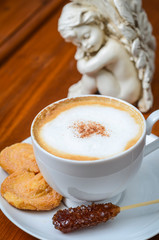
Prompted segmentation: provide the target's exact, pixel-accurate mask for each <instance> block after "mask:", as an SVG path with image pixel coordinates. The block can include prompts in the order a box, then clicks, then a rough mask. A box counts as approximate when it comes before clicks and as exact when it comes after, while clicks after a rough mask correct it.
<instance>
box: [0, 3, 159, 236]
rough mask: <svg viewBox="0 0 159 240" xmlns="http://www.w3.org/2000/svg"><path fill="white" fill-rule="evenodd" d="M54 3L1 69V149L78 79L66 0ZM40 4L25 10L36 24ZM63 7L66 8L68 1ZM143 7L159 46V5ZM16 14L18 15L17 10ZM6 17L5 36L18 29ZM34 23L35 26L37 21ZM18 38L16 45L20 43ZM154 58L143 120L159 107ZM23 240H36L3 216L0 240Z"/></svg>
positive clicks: (25, 133) (158, 127)
mask: <svg viewBox="0 0 159 240" xmlns="http://www.w3.org/2000/svg"><path fill="white" fill-rule="evenodd" d="M53 1H54V3H55V2H56V4H57V5H56V8H55V10H54V11H52V12H51V13H49V17H48V18H47V17H46V18H45V19H42V20H40V24H39V27H38V28H36V31H35V30H34V31H31V32H30V35H29V37H27V34H28V33H27V34H26V36H25V38H24V39H25V41H20V43H21V44H19V43H18V45H17V46H18V48H16V51H14V52H13V54H12V55H11V57H10V58H8V59H7V61H5V62H3V64H2V65H1V67H0V86H1V87H0V126H1V127H0V137H1V141H0V150H2V149H3V148H4V147H6V146H9V145H11V144H13V143H16V142H20V141H22V140H23V139H25V138H27V137H29V136H30V126H31V122H32V120H33V118H34V116H35V115H36V114H37V113H38V112H39V111H40V110H41V109H42V108H43V107H45V106H46V105H48V104H50V103H51V102H54V101H56V100H58V99H61V98H64V97H66V96H67V91H68V87H69V86H70V85H72V84H73V83H75V82H77V81H78V80H79V79H80V74H79V73H78V72H77V69H76V62H75V60H74V53H75V47H74V46H73V45H72V44H69V43H65V42H64V40H63V39H62V38H61V36H60V35H59V33H58V31H57V22H58V18H59V16H60V12H61V9H62V5H61V3H62V1H59V0H58V1H56V0H53ZM1 2H2V1H1V0H0V3H1ZM8 2H9V0H7V1H6V2H5V1H4V3H3V5H2V6H3V7H4V8H3V11H4V9H5V6H6V5H7V3H8ZM10 2H12V3H10V4H13V2H16V4H17V5H16V6H17V8H18V9H22V12H21V13H19V12H18V13H17V14H19V15H17V16H16V17H17V19H18V18H19V19H20V21H21V22H24V21H25V17H24V16H23V14H24V12H25V11H26V12H27V10H25V9H23V7H22V6H21V4H20V3H21V1H20V0H15V1H10ZM42 2H46V1H40V0H33V1H25V4H26V5H27V4H28V5H27V6H26V5H25V8H26V9H30V7H31V5H32V4H33V9H32V12H31V14H32V19H34V20H35V21H36V16H37V15H36V14H35V18H34V13H35V12H36V9H39V8H40V6H41V3H42ZM48 2H49V1H48ZM63 2H65V3H66V1H63ZM5 4H6V5H5ZM63 4H64V3H63ZM143 5H144V8H145V9H146V11H147V14H148V17H149V19H150V21H151V23H152V25H153V28H154V34H155V36H156V39H157V43H158V45H159V28H158V22H159V14H158V9H159V1H158V0H151V1H148V0H143ZM1 11H2V10H1V9H0V12H1ZM3 11H2V12H3ZM14 12H16V11H15V10H14ZM22 13H23V14H22ZM5 14H6V13H4V12H3V13H2V15H0V26H2V25H3V22H4V21H5V19H8V23H7V22H6V25H5V26H4V28H3V35H4V33H5V34H6V36H10V35H11V33H12V32H14V30H15V29H17V28H18V26H19V25H18V21H17V20H16V19H10V18H11V17H10V16H12V14H11V13H10V15H9V13H8V17H7V15H5ZM26 16H27V17H26V18H29V16H30V15H29V13H28V12H27V13H26ZM39 18H40V15H39ZM32 21H33V20H32ZM37 22H38V21H37ZM32 23H33V24H34V21H33V22H32ZM35 25H36V24H35ZM7 26H8V30H7ZM0 32H1V27H0ZM24 32H25V31H24ZM7 34H8V35H7ZM17 34H18V31H17ZM22 35H23V34H22ZM14 36H15V35H14ZM16 36H18V35H16ZM16 36H15V41H17V40H16ZM17 38H18V37H17ZM24 39H23V40H24ZM2 41H4V42H5V41H6V40H5V39H4V37H2V35H1V38H0V43H1V42H2ZM11 42H12V40H11V38H10V43H11ZM13 42H14V41H13ZM156 55H157V57H156V72H155V76H154V79H153V82H152V89H153V94H154V105H153V108H152V109H151V111H150V112H149V113H146V114H144V116H145V118H147V117H148V116H149V114H150V113H151V112H152V111H154V110H156V109H158V108H159V80H158V79H159V70H158V65H159V50H158V48H157V51H156ZM153 133H154V134H156V135H158V136H159V122H157V123H156V124H155V126H154V128H153ZM20 239H24V240H32V239H35V238H34V237H32V236H30V235H28V234H27V233H25V232H23V231H22V230H20V229H19V228H17V227H16V226H15V225H14V224H13V223H11V222H10V221H9V220H8V219H7V218H6V217H5V216H4V214H3V213H2V212H1V211H0V240H20ZM157 239H159V235H157V236H155V237H153V238H152V240H157Z"/></svg>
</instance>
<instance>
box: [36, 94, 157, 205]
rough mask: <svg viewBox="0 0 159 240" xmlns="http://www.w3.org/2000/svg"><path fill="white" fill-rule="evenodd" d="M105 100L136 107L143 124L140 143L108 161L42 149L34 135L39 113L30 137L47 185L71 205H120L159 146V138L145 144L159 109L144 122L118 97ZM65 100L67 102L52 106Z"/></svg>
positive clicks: (96, 96)
mask: <svg viewBox="0 0 159 240" xmlns="http://www.w3.org/2000/svg"><path fill="white" fill-rule="evenodd" d="M91 96H94V97H95V98H97V101H98V98H100V97H101V96H98V95H91ZM82 97H85V96H81V98H82ZM102 97H103V96H102ZM105 98H107V99H108V98H109V99H114V100H116V101H118V102H119V103H124V104H126V105H127V106H128V107H131V108H133V109H134V111H136V113H137V114H139V115H140V116H141V119H142V121H143V132H142V135H141V137H140V139H139V140H138V141H137V143H135V145H133V146H132V147H131V148H129V149H128V150H126V151H124V152H122V153H120V154H116V155H114V156H112V157H110V158H107V159H99V160H94V161H90V160H87V161H77V160H70V159H69V160H68V159H64V158H61V157H58V156H55V155H53V154H51V153H49V152H48V151H46V150H45V149H44V148H43V147H41V146H40V144H39V143H38V141H37V140H36V138H35V136H34V131H33V128H34V124H35V121H36V119H37V118H38V116H39V114H38V115H37V116H36V117H35V119H34V120H33V123H32V126H31V138H32V144H33V148H34V153H35V157H36V161H37V164H38V166H39V168H40V171H41V173H42V174H43V176H44V178H45V179H46V181H47V182H48V184H49V185H50V186H51V187H52V188H54V189H55V190H56V191H57V192H59V193H60V194H61V195H63V196H64V197H65V202H66V205H68V206H74V205H80V204H81V203H83V202H84V203H87V202H88V203H89V202H100V201H111V202H113V203H115V202H117V201H118V200H119V198H120V196H121V193H122V192H123V191H124V190H125V189H126V188H127V187H128V185H129V183H130V181H131V180H132V178H133V177H134V176H135V175H136V173H137V172H138V170H139V169H140V166H141V163H142V160H143V157H144V156H146V155H148V154H149V153H151V152H152V151H154V150H156V149H157V148H158V147H159V139H157V140H155V141H154V142H152V143H150V144H148V145H146V143H145V142H146V135H149V134H150V133H151V129H152V126H153V125H154V124H155V123H156V121H157V120H159V110H157V111H155V112H153V113H152V114H151V115H150V116H149V117H148V119H147V121H145V119H144V117H143V115H142V114H141V113H140V112H139V110H138V109H137V108H135V107H134V106H132V105H131V104H129V103H127V102H124V101H122V100H119V99H116V98H111V97H105ZM73 99H75V98H73ZM66 100H68V99H62V100H60V101H57V102H56V103H53V104H58V103H59V102H64V101H66ZM49 106H50V105H49ZM49 106H47V107H46V108H45V109H47V108H48V107H49ZM42 111H43V110H42Z"/></svg>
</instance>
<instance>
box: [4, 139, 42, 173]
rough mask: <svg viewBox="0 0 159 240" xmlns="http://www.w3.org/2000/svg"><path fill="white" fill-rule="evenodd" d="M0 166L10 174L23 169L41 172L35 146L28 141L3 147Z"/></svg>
mask: <svg viewBox="0 0 159 240" xmlns="http://www.w3.org/2000/svg"><path fill="white" fill-rule="evenodd" d="M0 166H1V167H2V168H3V169H4V170H5V171H6V172H7V173H9V174H11V173H13V172H15V171H19V170H21V169H26V170H27V171H30V172H34V173H38V172H40V170H39V168H38V165H37V163H36V160H35V156H34V152H33V147H32V145H31V144H28V143H16V144H13V145H11V146H10V147H6V148H5V149H3V150H2V152H1V153H0Z"/></svg>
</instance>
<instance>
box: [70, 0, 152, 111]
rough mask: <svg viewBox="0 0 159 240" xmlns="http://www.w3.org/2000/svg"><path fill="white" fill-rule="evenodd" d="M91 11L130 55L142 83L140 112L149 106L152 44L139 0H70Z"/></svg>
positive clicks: (148, 23) (148, 25)
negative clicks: (89, 8)
mask: <svg viewBox="0 0 159 240" xmlns="http://www.w3.org/2000/svg"><path fill="white" fill-rule="evenodd" d="M72 1H73V2H76V3H78V4H82V5H86V6H89V7H95V8H96V9H97V11H99V12H100V13H101V15H102V16H103V18H105V20H106V24H107V28H108V30H109V32H110V34H111V35H113V37H116V38H117V39H118V40H120V41H121V43H122V44H123V45H124V47H125V48H126V49H127V51H128V52H129V54H130V60H131V61H133V62H134V64H135V66H136V69H137V71H138V77H139V79H140V80H141V81H142V89H143V91H142V96H141V99H140V100H139V102H138V106H139V109H140V110H141V111H142V112H146V111H148V110H149V109H150V108H151V107H152V104H153V97H152V92H151V81H152V78H153V74H154V70H155V69H154V60H155V49H156V41H155V37H154V36H153V35H152V26H151V24H150V22H149V21H148V18H147V15H146V12H145V11H144V10H143V8H142V0H100V1H99V0H80V1H79V0H72Z"/></svg>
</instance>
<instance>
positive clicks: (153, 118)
mask: <svg viewBox="0 0 159 240" xmlns="http://www.w3.org/2000/svg"><path fill="white" fill-rule="evenodd" d="M158 120H159V110H157V111H155V112H153V113H151V114H150V116H149V117H148V118H147V120H146V134H147V135H150V134H151V131H152V127H153V125H154V124H155V123H156V122H157V121H158ZM157 148H159V138H157V139H156V140H155V141H153V142H151V143H149V144H147V145H146V146H145V149H144V156H147V155H148V154H149V153H151V152H153V151H155V150H156V149H157Z"/></svg>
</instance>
